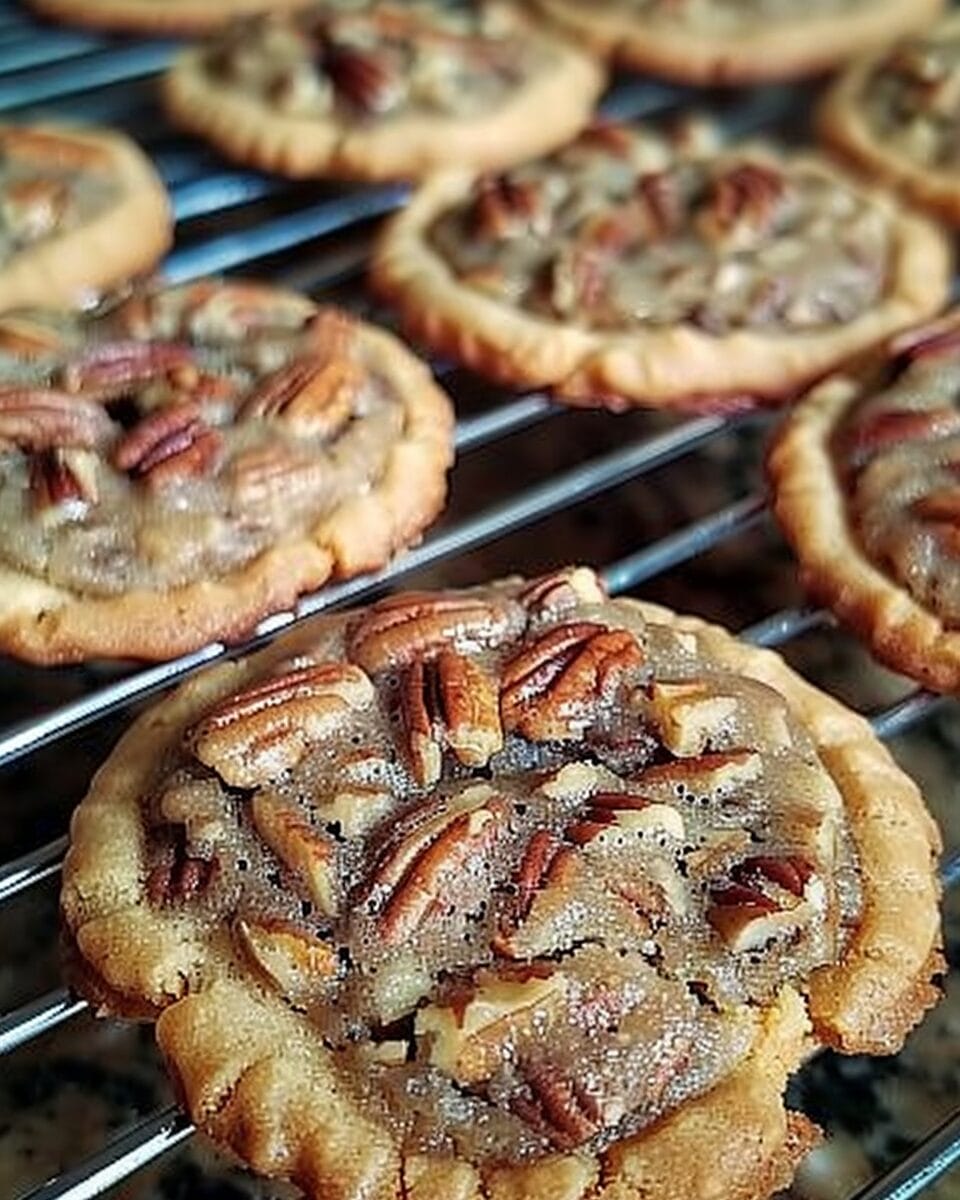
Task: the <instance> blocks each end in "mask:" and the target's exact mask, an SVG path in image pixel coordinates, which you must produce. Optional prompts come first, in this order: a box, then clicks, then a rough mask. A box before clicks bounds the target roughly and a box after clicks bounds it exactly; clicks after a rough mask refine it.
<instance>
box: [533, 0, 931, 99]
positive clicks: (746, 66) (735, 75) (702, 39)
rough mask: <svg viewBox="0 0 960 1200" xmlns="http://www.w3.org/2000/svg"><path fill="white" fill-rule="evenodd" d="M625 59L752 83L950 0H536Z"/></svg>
mask: <svg viewBox="0 0 960 1200" xmlns="http://www.w3.org/2000/svg"><path fill="white" fill-rule="evenodd" d="M535 3H536V5H537V7H538V8H540V9H541V10H542V11H543V12H544V13H545V14H546V15H548V16H549V17H550V18H551V19H552V20H553V21H555V22H556V23H557V24H558V26H559V27H560V28H561V29H563V30H565V31H566V32H567V33H569V34H571V35H574V36H576V37H577V38H578V39H580V40H582V42H583V43H584V44H586V45H588V46H591V47H592V48H593V49H594V50H595V51H597V52H598V53H601V54H606V55H610V56H611V57H612V58H613V59H614V61H615V62H617V63H619V64H621V65H623V66H626V67H631V68H633V69H634V70H638V71H650V72H652V73H653V74H655V75H664V76H666V77H667V78H670V79H676V80H678V81H680V82H687V83H699V84H726V83H748V82H759V81H762V80H776V79H794V78H797V77H799V76H803V75H812V74H815V73H816V72H818V71H824V70H828V69H829V68H830V67H835V66H837V65H838V64H840V63H844V62H846V61H847V60H848V59H851V58H853V57H854V56H855V55H857V54H862V53H864V51H866V50H869V49H871V48H872V47H874V46H883V45H885V44H886V43H888V42H889V41H891V40H892V39H893V38H896V37H899V36H900V35H901V34H903V33H907V32H909V31H910V30H912V29H917V28H919V27H920V26H922V25H923V23H924V21H926V20H929V19H930V18H931V17H932V16H933V15H934V14H935V13H937V12H939V10H940V9H941V8H942V7H943V0H809V2H808V3H806V4H798V3H797V2H796V0H593V3H590V4H584V3H582V0H535Z"/></svg>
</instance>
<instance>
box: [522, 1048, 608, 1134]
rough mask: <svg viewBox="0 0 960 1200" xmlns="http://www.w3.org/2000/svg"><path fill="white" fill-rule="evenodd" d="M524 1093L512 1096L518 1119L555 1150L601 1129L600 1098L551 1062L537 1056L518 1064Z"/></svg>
mask: <svg viewBox="0 0 960 1200" xmlns="http://www.w3.org/2000/svg"><path fill="white" fill-rule="evenodd" d="M521 1071H522V1074H523V1078H524V1080H525V1082H526V1085H527V1091H526V1093H520V1092H518V1093H517V1094H516V1095H514V1096H513V1097H512V1099H511V1108H512V1109H513V1111H514V1112H515V1113H516V1114H517V1116H518V1117H520V1118H521V1120H523V1121H526V1123H527V1124H528V1125H530V1126H532V1127H533V1128H534V1129H536V1130H539V1131H540V1132H541V1133H542V1134H544V1135H545V1136H546V1137H547V1138H549V1140H550V1141H551V1142H552V1144H553V1145H554V1146H555V1147H556V1148H557V1149H558V1150H573V1149H575V1148H576V1147H577V1146H580V1145H582V1144H583V1143H584V1142H586V1141H588V1140H589V1139H590V1138H591V1137H593V1135H594V1134H595V1133H597V1131H598V1130H599V1129H600V1127H601V1125H602V1123H603V1112H602V1108H601V1105H600V1102H599V1100H598V1099H597V1097H596V1096H594V1095H592V1094H591V1093H590V1092H589V1091H588V1090H587V1089H586V1088H585V1087H584V1086H583V1085H582V1084H581V1083H580V1081H579V1080H577V1079H576V1078H574V1077H573V1076H572V1075H565V1074H564V1073H562V1072H561V1070H560V1069H559V1067H558V1066H556V1064H553V1063H545V1062H542V1061H538V1060H532V1061H528V1062H524V1063H523V1064H522V1067H521Z"/></svg>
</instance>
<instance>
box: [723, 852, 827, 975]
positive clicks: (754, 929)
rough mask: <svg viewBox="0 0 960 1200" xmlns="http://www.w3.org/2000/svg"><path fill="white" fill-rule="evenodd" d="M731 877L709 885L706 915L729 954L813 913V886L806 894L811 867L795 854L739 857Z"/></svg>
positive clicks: (787, 930) (786, 930) (793, 928)
mask: <svg viewBox="0 0 960 1200" xmlns="http://www.w3.org/2000/svg"><path fill="white" fill-rule="evenodd" d="M731 878H732V880H733V882H732V883H730V884H728V885H727V886H724V887H719V888H712V889H711V891H710V906H709V908H708V909H707V920H708V921H709V922H710V924H711V925H712V926H713V928H714V929H715V930H716V931H717V933H719V934H720V936H721V937H722V938H723V940H724V941H725V942H726V943H727V945H728V946H729V948H730V949H731V950H732V951H733V952H734V953H735V954H738V953H741V952H743V951H746V950H756V949H758V948H759V947H760V946H763V945H766V943H767V942H769V941H771V940H772V939H774V938H777V937H781V936H784V935H785V934H793V933H795V932H797V931H798V930H799V929H802V928H803V927H804V926H805V925H806V924H807V923H808V922H809V920H810V918H811V916H812V914H813V904H812V903H811V902H810V897H814V898H819V896H820V889H819V888H813V889H812V890H811V893H810V897H808V895H807V892H808V888H809V887H810V885H811V883H812V881H814V872H813V867H812V866H811V865H810V863H808V862H807V861H806V860H805V859H802V858H799V857H797V856H795V855H785V856H782V857H779V858H777V857H772V856H757V857H754V858H748V859H745V860H744V861H743V862H742V863H740V864H739V865H738V866H736V867H735V868H734V869H733V870H732V871H731Z"/></svg>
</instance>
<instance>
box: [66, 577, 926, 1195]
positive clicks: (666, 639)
mask: <svg viewBox="0 0 960 1200" xmlns="http://www.w3.org/2000/svg"><path fill="white" fill-rule="evenodd" d="M72 839H73V842H72V849H71V851H70V855H69V858H68V862H67V865H66V869H65V875H64V890H63V912H64V916H65V920H66V924H67V928H68V931H69V936H70V939H71V944H72V946H73V954H74V970H75V975H76V978H77V979H78V981H79V982H80V986H81V987H82V988H83V990H84V991H85V992H86V994H87V995H88V996H90V998H91V999H92V1000H93V1001H94V1002H95V1003H97V1004H99V1006H100V1008H101V1010H102V1011H107V1012H114V1013H118V1014H121V1015H143V1014H150V1015H154V1016H157V1017H158V1037H159V1040H160V1044H161V1047H162V1048H163V1050H164V1052H165V1054H166V1055H167V1057H168V1060H169V1062H170V1066H171V1069H172V1071H173V1073H174V1076H175V1078H176V1079H177V1081H178V1083H179V1086H180V1089H181V1091H182V1094H183V1095H184V1097H185V1100H186V1102H187V1105H188V1108H189V1110H190V1112H191V1115H192V1116H193V1118H194V1119H195V1120H196V1121H197V1122H198V1123H199V1124H200V1125H201V1126H202V1127H203V1128H204V1129H206V1130H207V1132H208V1133H210V1134H211V1136H213V1137H214V1138H215V1139H218V1140H220V1141H223V1142H225V1143H226V1144H227V1145H229V1146H230V1147H231V1148H232V1149H233V1150H235V1151H236V1152H237V1153H239V1154H240V1155H241V1156H243V1157H244V1158H245V1159H246V1160H247V1161H248V1162H250V1163H251V1165H253V1166H254V1167H255V1169H257V1170H260V1171H263V1172H265V1173H267V1174H275V1175H281V1176H286V1177H289V1178H292V1179H294V1180H295V1181H296V1182H297V1183H299V1184H300V1185H301V1186H302V1187H304V1188H305V1189H306V1190H307V1191H308V1193H310V1194H311V1195H317V1196H320V1195H322V1196H326V1195H328V1194H329V1188H330V1187H332V1186H334V1181H336V1188H337V1189H338V1190H336V1191H335V1192H334V1193H333V1194H336V1195H339V1196H342V1197H344V1200H346V1198H347V1197H359V1196H361V1195H362V1196H377V1197H384V1198H386V1197H394V1196H400V1195H404V1196H407V1195H418V1194H421V1192H422V1189H423V1188H424V1187H431V1188H432V1189H433V1190H431V1191H428V1192H422V1194H424V1195H427V1194H430V1195H441V1194H442V1195H444V1196H463V1197H481V1196H489V1197H491V1198H495V1200H500V1198H504V1200H505V1198H506V1197H531V1196H534V1195H540V1194H550V1195H551V1196H556V1197H558V1200H567V1198H569V1200H576V1198H581V1197H588V1196H589V1197H606V1198H609V1200H613V1198H614V1197H617V1198H628V1197H634V1196H640V1195H643V1196H645V1197H647V1196H657V1197H659V1196H663V1197H666V1196H674V1197H676V1196H677V1195H684V1196H686V1195H689V1196H694V1195H699V1194H701V1191H702V1187H703V1178H702V1176H703V1174H704V1171H706V1170H707V1169H709V1170H710V1171H715V1170H716V1169H717V1157H718V1156H717V1155H714V1154H712V1153H711V1152H710V1147H711V1146H712V1145H716V1146H729V1145H730V1144H736V1145H737V1146H741V1145H742V1154H738V1155H735V1156H731V1155H729V1154H726V1155H724V1156H723V1159H722V1161H723V1163H724V1164H725V1165H724V1166H722V1167H721V1168H720V1176H721V1177H720V1178H719V1180H715V1183H718V1185H719V1189H720V1190H718V1191H717V1192H716V1194H718V1195H723V1196H743V1197H747V1196H757V1197H760V1196H765V1195H767V1194H769V1192H770V1191H772V1190H773V1189H774V1188H775V1187H777V1186H782V1185H784V1184H785V1183H786V1182H787V1181H788V1179H789V1177H790V1174H791V1172H792V1168H793V1166H794V1165H795V1163H796V1161H797V1159H798V1158H799V1156H800V1155H801V1154H802V1153H803V1152H804V1150H805V1149H806V1148H808V1147H809V1146H810V1145H811V1144H812V1142H813V1141H814V1140H815V1137H816V1134H815V1131H814V1130H813V1128H812V1127H811V1126H810V1125H809V1123H807V1122H805V1120H804V1119H803V1118H802V1117H799V1116H797V1115H795V1114H787V1113H786V1112H785V1111H784V1108H783V1102H782V1091H783V1086H784V1083H785V1080H786V1077H787V1075H788V1074H789V1073H790V1072H791V1071H792V1070H794V1069H795V1068H796V1067H797V1066H798V1065H799V1062H800V1061H801V1058H802V1056H803V1054H804V1052H805V1050H806V1049H807V1038H808V1036H809V1032H810V1029H811V1027H812V1032H813V1036H814V1037H815V1038H816V1039H818V1040H819V1041H821V1042H824V1043H829V1044H832V1045H835V1046H837V1047H839V1048H841V1049H845V1050H850V1051H864V1050H867V1051H871V1050H872V1051H887V1050H891V1049H894V1048H895V1047H896V1046H897V1045H898V1044H899V1042H900V1041H901V1040H902V1037H903V1036H904V1034H905V1032H906V1031H907V1030H908V1029H909V1028H910V1027H911V1026H912V1025H913V1024H914V1023H915V1022H916V1021H917V1020H918V1019H919V1017H920V1015H921V1013H922V1011H923V1010H924V1008H926V1007H928V1006H929V1005H930V1004H931V1003H932V1002H933V1000H934V999H935V996H936V993H935V990H934V989H933V987H932V986H931V983H930V978H931V974H932V972H933V971H934V970H935V969H936V966H937V961H938V953H937V946H938V941H939V933H938V919H937V885H936V878H935V874H934V867H933V856H934V854H935V850H936V846H937V838H936V833H935V830H934V828H933V826H932V823H931V822H930V820H929V818H928V817H927V815H926V813H925V810H924V808H923V805H922V802H921V800H920V798H919V795H918V793H917V791H916V789H915V788H914V787H913V785H912V784H911V783H910V782H909V780H908V779H906V777H905V776H903V775H902V774H901V773H900V772H899V771H898V770H897V769H896V768H895V767H894V765H893V763H892V760H891V759H890V758H889V756H888V755H887V753H886V751H885V750H883V748H882V747H881V746H880V745H879V744H878V743H877V742H876V741H875V740H874V739H873V737H872V735H871V734H870V732H869V729H868V727H867V726H866V724H865V723H864V722H863V721H861V720H860V719H859V718H857V717H854V716H853V715H852V714H850V713H849V712H847V711H846V710H844V709H843V708H842V707H841V706H840V705H838V704H837V703H835V702H834V701H831V700H829V699H828V698H826V697H825V696H823V695H822V694H820V693H818V692H816V691H815V689H813V688H812V687H810V686H809V685H806V684H804V683H802V682H801V681H800V680H799V679H797V677H795V676H793V675H792V673H791V672H789V671H788V670H787V668H786V667H785V666H784V665H783V664H782V662H781V661H780V660H779V659H778V658H777V657H776V656H774V655H772V654H770V653H768V652H766V651H759V650H755V649H750V648H747V647H745V646H741V645H740V644H738V643H737V642H735V641H734V640H733V639H732V638H731V637H730V636H729V635H728V634H726V633H724V632H723V631H721V630H719V629H716V628H714V627H710V626H707V625H704V624H703V623H701V622H698V621H696V620H693V619H688V618H681V617H677V616H676V615H675V614H672V613H669V612H667V611H666V610H663V609H658V608H655V607H653V606H647V605H641V604H638V603H636V602H633V601H609V600H607V599H606V597H605V595H604V593H603V590H602V587H601V586H600V584H599V581H598V579H597V577H596V576H595V575H593V573H592V572H590V571H587V570H585V569H578V570H568V571H562V572H558V573H556V574H555V575H553V576H549V577H547V578H545V579H541V580H536V581H533V582H530V583H524V582H522V581H508V582H506V583H503V584H497V585H493V586H491V587H487V588H478V589H475V590H472V591H465V592H441V593H402V594H400V595H397V596H393V597H390V598H388V599H386V600H384V601H381V602H379V603H377V604H375V605H373V606H372V607H370V608H367V609H364V610H361V611H359V612H357V613H348V614H343V615H340V616H331V617H324V618H322V619H320V620H317V621H314V622H311V623H308V624H307V625H305V626H304V627H303V628H301V629H299V630H297V631H295V632H294V633H293V634H291V635H289V636H287V637H284V638H282V639H280V640H279V641H278V642H277V643H275V644H274V645H273V646H272V647H271V648H270V649H269V650H267V651H265V652H263V653H261V654H260V655H257V656H256V657H254V658H252V659H250V660H247V661H246V662H241V663H237V664H232V665H228V666H224V667H221V668H218V669H216V670H214V671H211V672H207V673H205V674H204V675H202V676H200V677H198V678H197V679H196V680H195V681H194V682H192V683H189V684H187V685H186V686H185V687H183V688H181V689H180V690H179V691H178V692H177V693H176V694H175V695H174V696H173V697H171V698H170V699H169V700H167V701H165V702H164V703H162V704H161V705H159V706H158V707H157V708H155V709H154V710H153V711H152V712H151V713H148V714H147V715H146V716H144V717H143V718H142V719H141V721H140V722H139V723H138V724H137V725H136V726H135V727H134V728H133V730H131V732H130V733H129V734H128V735H127V738H126V739H125V740H124V742H123V743H121V745H120V747H119V748H118V750H117V751H116V753H115V755H114V756H113V758H111V760H110V761H109V762H108V763H107V765H106V766H105V767H104V769H103V770H102V771H101V773H100V775H99V776H98V779H97V781H96V783H95V785H94V788H93V790H92V792H91V793H90V795H89V796H88V797H87V799H86V800H85V801H84V802H83V804H82V805H81V807H80V809H79V811H78V813H77V815H76V817H75V820H74V823H73V829H72ZM305 1096H307V1097H308V1098H309V1103H307V1104H305V1103H304V1097H305ZM705 1130H706V1131H707V1132H706V1133H705ZM698 1143H699V1145H700V1151H701V1152H700V1153H697V1154H695V1153H692V1149H693V1147H694V1146H695V1145H697V1144H698ZM418 1181H419V1182H418ZM427 1181H429V1183H428V1182H427ZM418 1188H420V1191H418Z"/></svg>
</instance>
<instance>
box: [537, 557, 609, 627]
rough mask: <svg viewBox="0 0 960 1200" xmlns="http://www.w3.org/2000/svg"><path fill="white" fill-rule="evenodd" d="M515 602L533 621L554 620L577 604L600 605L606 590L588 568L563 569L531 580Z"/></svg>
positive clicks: (597, 576)
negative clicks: (538, 618)
mask: <svg viewBox="0 0 960 1200" xmlns="http://www.w3.org/2000/svg"><path fill="white" fill-rule="evenodd" d="M517 599H518V600H519V601H520V603H521V604H522V605H523V607H524V608H525V609H526V610H527V612H529V613H530V615H531V616H533V617H556V616H560V615H561V614H563V613H566V612H570V611H571V610H573V609H574V608H576V607H577V606H578V605H579V604H602V603H603V601H604V600H606V599H607V590H606V588H605V587H604V586H603V582H602V581H601V579H600V577H599V575H597V574H596V572H595V571H591V570H590V568H589V567H565V568H564V569H562V570H560V571H554V572H553V573H552V574H551V575H544V576H542V577H541V578H540V579H533V580H531V581H530V583H528V584H526V585H525V586H524V587H523V588H521V590H520V591H519V592H518V593H517Z"/></svg>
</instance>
